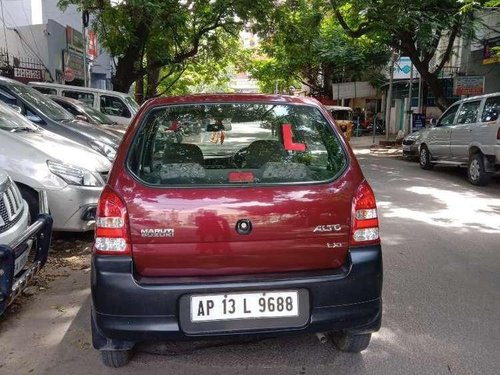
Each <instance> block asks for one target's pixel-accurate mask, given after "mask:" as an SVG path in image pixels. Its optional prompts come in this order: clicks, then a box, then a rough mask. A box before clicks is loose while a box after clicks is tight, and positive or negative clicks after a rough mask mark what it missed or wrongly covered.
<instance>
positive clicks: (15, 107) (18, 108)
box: [10, 104, 23, 113]
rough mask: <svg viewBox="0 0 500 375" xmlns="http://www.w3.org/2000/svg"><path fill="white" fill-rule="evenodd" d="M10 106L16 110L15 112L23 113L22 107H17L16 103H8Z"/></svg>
mask: <svg viewBox="0 0 500 375" xmlns="http://www.w3.org/2000/svg"><path fill="white" fill-rule="evenodd" d="M10 108H12V109H13V110H14V111H16V112H17V113H23V109H22V108H21V107H19V106H18V105H15V104H11V105H10Z"/></svg>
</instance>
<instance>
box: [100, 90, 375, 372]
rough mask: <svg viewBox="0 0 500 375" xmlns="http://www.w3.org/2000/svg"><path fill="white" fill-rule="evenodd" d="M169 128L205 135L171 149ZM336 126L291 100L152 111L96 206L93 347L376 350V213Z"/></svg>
mask: <svg viewBox="0 0 500 375" xmlns="http://www.w3.org/2000/svg"><path fill="white" fill-rule="evenodd" d="M222 120H224V135H225V139H224V142H219V143H217V142H216V143H214V142H213V141H212V140H213V133H214V132H220V131H221V130H220V129H219V128H218V127H216V126H213V124H214V123H215V124H217V123H220V122H221V121H222ZM172 121H178V122H179V123H180V124H182V123H183V122H188V123H189V124H191V126H194V127H196V126H197V127H199V129H198V130H199V131H197V132H192V133H190V135H184V136H183V137H182V139H179V138H176V137H169V136H168V134H166V132H165V131H164V129H165V127H168V126H170V124H171V123H172ZM332 121H333V120H332V118H331V116H329V115H328V113H327V112H326V110H325V108H324V107H323V106H322V105H321V104H319V103H318V102H317V101H316V100H314V99H309V98H299V97H287V96H267V95H200V96H196V95H194V96H184V97H171V98H157V99H153V100H151V101H149V102H147V103H145V104H144V105H143V106H142V107H141V110H140V111H139V113H138V114H137V116H136V117H135V119H134V121H133V123H132V124H131V126H130V127H129V129H128V130H127V133H126V135H125V138H124V140H123V142H122V144H121V146H120V149H119V151H118V154H117V157H116V159H115V162H114V166H113V169H112V171H111V173H110V176H109V180H108V184H107V186H106V187H105V188H104V191H103V192H102V195H101V198H100V201H99V205H98V209H97V211H98V212H97V219H96V238H95V245H94V254H93V256H92V336H93V345H94V347H95V348H96V349H99V350H100V351H101V354H102V359H103V362H104V363H105V364H106V365H108V366H112V367H119V366H123V365H125V364H127V363H128V361H129V358H130V354H131V352H132V350H133V348H134V345H135V344H136V343H138V342H141V341H152V340H158V341H164V340H199V339H209V338H217V339H221V338H223V337H229V336H243V335H244V336H248V335H259V336H278V335H281V334H288V333H292V332H294V333H301V332H315V333H327V334H328V335H329V336H330V337H331V338H332V341H333V342H334V343H335V344H336V346H337V347H338V348H339V349H340V350H343V351H348V352H360V351H362V350H363V349H365V348H366V347H367V346H368V344H369V342H370V337H371V333H372V332H375V331H377V330H378V329H379V328H380V322H381V316H382V300H381V291H382V254H381V246H380V239H379V229H378V218H377V208H376V203H375V196H374V194H373V191H372V189H371V188H370V186H369V185H368V183H367V181H366V180H365V178H364V177H363V174H362V172H361V169H360V167H359V165H358V162H357V161H356V158H355V157H354V155H353V153H352V150H351V148H350V147H349V145H348V144H347V143H346V142H345V141H344V138H343V137H342V136H340V134H339V132H338V130H337V129H336V127H335V125H334V123H333V122H332ZM263 124H266V125H268V126H262V125H263ZM269 125H271V126H269Z"/></svg>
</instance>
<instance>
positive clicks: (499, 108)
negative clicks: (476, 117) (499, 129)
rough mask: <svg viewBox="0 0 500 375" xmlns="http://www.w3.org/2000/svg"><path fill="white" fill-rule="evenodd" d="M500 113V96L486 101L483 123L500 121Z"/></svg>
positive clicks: (482, 117)
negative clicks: (499, 116)
mask: <svg viewBox="0 0 500 375" xmlns="http://www.w3.org/2000/svg"><path fill="white" fill-rule="evenodd" d="M499 112H500V96H494V97H492V98H488V99H486V101H485V103H484V109H483V114H482V116H481V121H482V122H490V121H496V120H498V114H499Z"/></svg>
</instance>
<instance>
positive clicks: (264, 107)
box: [127, 103, 347, 186]
mask: <svg viewBox="0 0 500 375" xmlns="http://www.w3.org/2000/svg"><path fill="white" fill-rule="evenodd" d="M127 163H128V168H129V169H130V171H131V172H132V173H133V174H134V175H135V176H136V177H137V178H138V179H139V180H141V181H143V182H144V183H146V184H151V185H157V186H174V185H188V186H189V185H227V184H286V183H307V182H324V181H329V180H332V179H334V178H335V177H337V176H338V175H339V174H340V173H341V172H342V171H343V170H344V169H345V167H346V165H347V156H346V154H345V153H344V151H343V149H342V146H341V144H340V141H339V138H338V136H337V135H336V133H335V132H334V131H333V130H332V128H331V125H330V124H329V123H328V122H327V120H326V119H325V118H324V117H323V115H322V114H321V112H320V111H319V110H318V109H317V108H315V107H310V106H303V105H300V106H299V105H274V104H246V103H245V104H241V103H235V104H203V105H194V104H193V105H178V106H177V105H176V106H168V107H163V108H157V109H153V110H151V111H150V112H149V113H148V114H147V115H146V117H145V119H144V120H143V122H142V125H141V127H140V129H139V130H138V132H137V133H136V135H135V139H134V140H133V142H132V146H131V149H130V152H129V155H128V159H127Z"/></svg>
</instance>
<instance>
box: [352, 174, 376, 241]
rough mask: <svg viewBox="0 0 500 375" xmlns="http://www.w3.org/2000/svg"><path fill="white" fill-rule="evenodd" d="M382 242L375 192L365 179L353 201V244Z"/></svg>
mask: <svg viewBox="0 0 500 375" xmlns="http://www.w3.org/2000/svg"><path fill="white" fill-rule="evenodd" d="M377 243H380V237H379V232H378V215H377V203H376V201H375V194H373V190H372V188H371V187H370V185H369V184H368V182H366V180H365V181H363V182H362V183H361V184H360V185H359V186H358V190H357V191H356V195H355V196H354V199H353V201H352V236H351V245H354V246H355V245H366V244H377Z"/></svg>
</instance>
